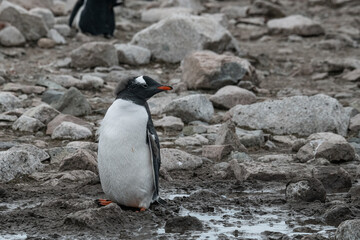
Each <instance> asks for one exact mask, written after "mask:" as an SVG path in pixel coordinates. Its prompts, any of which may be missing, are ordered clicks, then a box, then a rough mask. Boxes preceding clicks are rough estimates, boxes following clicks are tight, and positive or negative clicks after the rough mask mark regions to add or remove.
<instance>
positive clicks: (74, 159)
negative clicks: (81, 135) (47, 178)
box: [59, 148, 98, 174]
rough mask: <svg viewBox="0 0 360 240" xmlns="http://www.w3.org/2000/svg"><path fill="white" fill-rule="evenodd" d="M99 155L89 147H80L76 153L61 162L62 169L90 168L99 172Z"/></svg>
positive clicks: (60, 168)
mask: <svg viewBox="0 0 360 240" xmlns="http://www.w3.org/2000/svg"><path fill="white" fill-rule="evenodd" d="M96 159H97V155H96V154H95V153H94V152H92V151H90V150H87V149H81V148H80V149H78V150H77V151H76V152H75V153H73V154H71V155H70V156H67V157H66V158H64V159H63V160H62V161H61V163H60V167H59V170H60V171H69V170H90V171H92V172H94V173H96V174H98V167H97V161H96Z"/></svg>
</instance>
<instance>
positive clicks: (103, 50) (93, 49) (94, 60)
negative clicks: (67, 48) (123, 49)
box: [70, 42, 119, 68]
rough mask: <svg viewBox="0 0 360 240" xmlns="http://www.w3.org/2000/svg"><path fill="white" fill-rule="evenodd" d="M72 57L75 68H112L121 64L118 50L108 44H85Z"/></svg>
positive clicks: (73, 52)
mask: <svg viewBox="0 0 360 240" xmlns="http://www.w3.org/2000/svg"><path fill="white" fill-rule="evenodd" d="M70 55H71V65H72V66H73V67H75V68H94V67H99V66H103V67H111V66H115V65H118V62H119V60H118V57H117V51H116V48H115V47H114V46H113V45H112V44H110V43H106V42H90V43H85V44H83V45H82V46H80V47H79V48H77V49H75V50H73V51H72V52H71V54H70Z"/></svg>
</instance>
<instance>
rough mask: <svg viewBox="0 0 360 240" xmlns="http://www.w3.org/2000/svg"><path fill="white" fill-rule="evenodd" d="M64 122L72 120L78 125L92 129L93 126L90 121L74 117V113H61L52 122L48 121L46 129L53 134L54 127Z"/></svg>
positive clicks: (47, 132)
mask: <svg viewBox="0 0 360 240" xmlns="http://www.w3.org/2000/svg"><path fill="white" fill-rule="evenodd" d="M62 122H72V123H75V124H77V125H81V126H83V127H86V128H88V129H89V130H91V129H92V126H91V125H90V124H89V123H88V122H86V121H84V120H82V119H80V118H77V117H74V116H72V115H66V114H59V115H57V116H56V117H55V118H54V119H53V120H52V121H51V122H49V123H48V125H47V129H46V134H49V135H51V134H52V133H53V131H54V129H55V128H56V127H57V126H59V125H60V124H61V123H62Z"/></svg>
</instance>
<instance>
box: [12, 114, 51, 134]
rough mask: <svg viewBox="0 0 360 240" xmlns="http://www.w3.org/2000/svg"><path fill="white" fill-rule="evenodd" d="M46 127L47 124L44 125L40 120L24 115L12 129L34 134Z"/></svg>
mask: <svg viewBox="0 0 360 240" xmlns="http://www.w3.org/2000/svg"><path fill="white" fill-rule="evenodd" d="M44 127H45V124H43V123H42V122H40V121H39V120H37V119H35V118H32V117H28V116H24V115H22V116H21V117H19V118H18V119H17V120H16V121H15V122H14V124H13V125H12V129H14V130H19V131H22V132H32V133H34V132H37V131H39V130H40V129H42V128H44Z"/></svg>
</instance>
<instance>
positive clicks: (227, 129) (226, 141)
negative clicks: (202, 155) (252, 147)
mask: <svg viewBox="0 0 360 240" xmlns="http://www.w3.org/2000/svg"><path fill="white" fill-rule="evenodd" d="M215 145H231V146H232V147H233V150H235V151H240V152H247V150H246V148H245V147H244V145H242V144H241V142H240V139H239V137H238V136H237V134H236V130H235V124H234V123H233V122H231V121H227V122H225V123H223V124H222V125H221V127H220V128H219V130H218V132H217V137H216V140H215Z"/></svg>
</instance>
